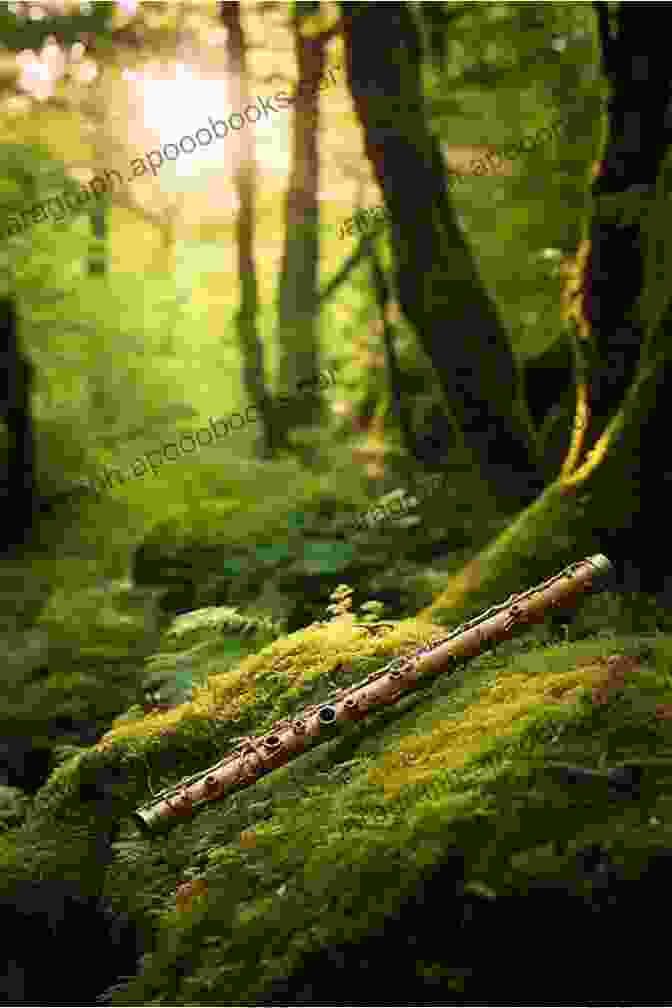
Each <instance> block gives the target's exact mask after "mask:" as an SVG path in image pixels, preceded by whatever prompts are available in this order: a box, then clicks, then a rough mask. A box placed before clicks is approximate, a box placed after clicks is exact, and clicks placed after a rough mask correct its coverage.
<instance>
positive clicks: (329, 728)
mask: <svg viewBox="0 0 672 1008" xmlns="http://www.w3.org/2000/svg"><path fill="white" fill-rule="evenodd" d="M612 570H613V567H612V564H611V561H610V560H609V559H608V558H607V557H606V556H604V555H603V554H601V553H597V554H595V555H594V556H591V557H587V558H586V559H585V560H581V561H579V562H578V563H573V564H570V565H569V567H565V568H564V570H562V571H560V573H559V574H556V575H554V577H551V578H549V579H548V580H547V581H543V582H542V583H541V584H539V585H535V587H534V588H530V589H528V590H527V591H525V592H522V593H521V594H518V595H512V596H511V597H510V598H508V599H507V600H506V602H502V603H501V604H500V605H496V606H493V607H492V608H490V609H487V610H486V611H485V612H484V613H482V614H481V615H480V616H477V617H475V618H474V619H471V620H468V621H467V622H466V623H463V624H462V625H461V626H458V627H457V628H456V629H455V630H452V631H451V632H450V633H449V634H447V635H446V636H445V637H440V638H436V639H434V640H431V641H428V642H427V643H426V644H425V645H423V646H422V647H421V648H419V649H418V650H416V651H414V652H412V653H411V654H408V655H404V656H402V657H400V658H395V659H393V661H391V662H388V663H387V664H386V665H385V666H384V667H383V668H381V669H379V670H378V671H377V672H373V673H371V675H369V676H367V677H366V679H362V680H361V681H360V682H358V683H355V684H353V685H352V686H348V687H346V688H345V689H341V690H338V692H337V693H335V694H334V696H333V697H332V698H331V699H329V700H325V701H324V702H322V703H319V704H313V705H312V706H309V707H306V708H305V709H304V710H302V711H300V712H299V713H298V714H297V715H296V716H295V717H294V719H293V720H289V721H280V722H277V723H276V724H275V725H273V726H272V727H271V728H270V729H269V730H268V731H266V732H264V733H263V735H260V736H258V737H257V738H250V739H246V740H245V741H243V742H241V743H239V744H238V745H237V746H236V747H235V748H234V749H233V750H232V751H231V752H230V753H229V754H228V755H227V756H225V757H224V759H222V760H221V761H220V762H219V763H216V764H215V765H214V766H211V767H208V768H207V769H205V770H202V771H201V772H200V773H197V774H194V775H193V776H192V777H185V778H183V779H182V780H181V781H179V782H178V783H177V784H175V785H174V786H173V787H170V788H166V789H165V790H163V791H160V792H158V793H157V794H155V795H154V796H153V797H152V799H151V800H150V801H148V802H146V803H145V804H144V805H141V806H140V807H139V808H137V809H136V810H135V812H134V813H133V818H134V820H135V822H136V823H137V825H139V826H140V827H141V828H142V830H143V831H146V832H150V833H156V832H162V831H164V830H166V829H170V828H171V827H172V826H173V825H175V824H176V823H177V822H179V821H181V820H184V819H185V818H188V817H190V816H191V815H192V814H193V813H194V812H195V811H196V810H197V809H199V808H200V807H202V806H203V805H204V804H206V803H208V802H210V801H216V800H217V799H219V798H222V797H224V795H227V794H231V793H232V792H233V791H237V790H240V789H241V788H245V787H249V786H250V785H251V784H254V783H255V781H257V780H258V779H259V778H260V777H261V776H263V775H264V774H267V773H269V772H270V771H272V770H275V769H276V768H278V767H280V766H283V765H284V764H285V763H288V762H289V761H290V760H292V759H294V758H295V757H296V756H299V755H301V753H303V752H305V751H306V750H307V749H308V748H312V746H313V745H315V744H317V742H319V741H324V740H325V736H329V737H332V736H333V730H334V729H335V728H337V727H338V726H339V724H340V723H341V722H351V721H360V720H362V718H365V717H367V716H368V715H369V714H370V713H372V712H373V711H375V710H376V709H377V708H379V707H383V706H386V705H388V704H394V703H396V702H397V701H398V700H399V699H400V698H401V697H402V696H403V695H405V694H406V693H408V692H409V691H411V690H413V689H414V688H415V687H416V686H417V685H418V684H419V683H420V681H422V682H423V683H424V682H425V681H427V680H428V679H429V678H433V677H434V676H437V675H440V674H441V673H442V672H445V671H454V670H455V668H456V667H457V663H458V660H461V659H469V658H472V657H474V656H475V655H477V654H480V653H481V652H482V651H483V650H484V649H485V647H486V645H491V646H492V645H495V644H497V643H498V642H499V641H503V640H506V639H508V638H510V637H512V636H513V635H514V634H515V633H517V632H519V631H520V630H523V629H525V628H526V627H528V626H531V625H533V624H535V623H539V622H541V621H543V619H544V618H545V616H546V614H547V612H548V610H549V609H551V608H552V607H555V606H563V607H565V606H569V605H572V604H575V603H576V602H577V601H578V600H579V599H580V597H581V596H582V595H584V594H585V593H587V592H595V591H600V590H602V589H603V588H604V586H605V584H606V582H607V580H608V578H609V575H610V574H611V572H612ZM320 736H322V738H320Z"/></svg>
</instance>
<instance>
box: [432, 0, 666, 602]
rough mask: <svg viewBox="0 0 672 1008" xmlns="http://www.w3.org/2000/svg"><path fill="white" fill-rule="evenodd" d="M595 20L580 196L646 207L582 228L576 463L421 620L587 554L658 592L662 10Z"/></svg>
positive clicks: (662, 400) (601, 210) (601, 214)
mask: <svg viewBox="0 0 672 1008" xmlns="http://www.w3.org/2000/svg"><path fill="white" fill-rule="evenodd" d="M598 13H599V28H600V33H601V40H602V47H603V56H604V65H605V69H606V71H607V74H608V76H609V78H610V82H611V85H612V95H611V99H610V104H609V112H610V115H609V127H610V132H609V139H608V142H607V144H606V149H605V155H604V159H603V163H602V171H601V174H600V175H599V177H598V178H597V179H596V181H595V184H594V192H595V195H596V196H598V197H599V196H601V195H604V194H609V195H612V196H617V195H618V194H624V193H625V191H626V190H627V189H628V188H630V187H631V186H635V185H644V186H645V187H647V190H648V193H649V202H648V203H647V204H645V205H644V204H643V216H641V217H640V218H639V219H636V220H634V221H633V222H631V223H630V224H629V225H628V226H627V227H623V226H620V222H619V220H618V216H619V215H618V214H616V215H614V213H613V210H612V212H610V213H607V212H606V209H605V205H604V203H603V204H602V206H600V203H599V202H598V204H597V210H596V213H595V215H594V217H593V219H592V221H591V239H592V254H591V256H590V258H589V260H588V263H587V267H586V270H585V283H584V297H583V315H584V317H585V319H586V320H587V322H588V323H589V324H590V327H591V329H592V334H591V335H592V339H591V342H592V353H593V367H592V375H591V379H590V381H589V383H588V385H589V387H588V393H589V396H588V401H589V406H590V414H589V415H590V420H589V424H588V428H587V432H586V437H585V441H584V447H585V448H586V449H588V454H587V459H586V461H584V462H583V463H582V464H579V465H576V466H574V467H573V470H574V471H573V472H571V471H568V472H565V473H564V474H563V476H562V477H561V478H560V479H558V480H557V482H556V483H554V484H553V485H552V486H551V487H549V488H548V489H547V490H546V492H545V493H544V494H543V495H542V496H541V497H540V498H539V500H537V501H535V502H534V504H532V506H531V507H529V508H528V509H527V510H526V511H524V512H523V513H522V514H520V515H519V516H518V517H517V518H516V520H515V521H514V523H513V524H512V525H511V526H510V527H509V528H508V529H506V530H505V532H503V533H502V534H501V535H500V536H499V537H498V538H497V539H496V540H495V541H494V542H493V543H491V544H490V545H489V546H488V547H486V549H485V550H483V551H482V552H481V553H480V554H479V555H478V556H477V557H475V558H474V559H473V560H472V561H471V562H470V563H469V564H468V565H467V566H466V567H465V568H464V570H462V571H461V572H460V573H459V574H458V575H457V576H456V577H454V578H453V579H452V580H451V581H450V583H449V584H448V587H447V588H446V590H445V591H444V592H442V594H441V595H440V596H439V597H438V598H437V599H436V601H435V602H434V603H433V604H432V605H431V606H430V607H429V608H428V609H427V610H425V612H424V613H423V615H424V616H431V618H432V619H434V620H438V621H441V620H442V619H444V620H450V621H453V620H456V619H460V618H462V616H464V615H465V614H469V613H471V612H472V611H474V610H477V609H478V608H479V606H482V605H485V604H487V603H488V602H490V603H493V602H498V601H501V599H503V598H504V597H505V596H506V595H508V594H509V593H511V592H513V591H516V590H517V589H518V588H519V587H520V586H521V585H524V584H526V583H528V581H529V580H530V579H531V580H532V581H534V580H535V579H537V580H538V579H539V578H543V577H545V576H548V575H549V574H551V573H553V571H554V570H556V568H558V567H562V566H563V565H566V564H567V563H570V562H572V561H574V560H576V559H578V558H579V557H580V555H582V554H583V553H585V552H590V551H593V550H601V551H602V552H605V553H607V555H609V556H610V559H611V560H612V561H614V563H615V566H616V571H617V580H618V581H619V582H620V584H621V586H624V587H627V588H629V589H634V590H645V591H651V592H657V591H661V590H663V589H666V588H667V587H668V586H669V583H670V573H669V571H668V569H667V567H668V565H667V557H666V555H664V556H663V557H661V553H660V544H659V543H657V542H656V540H655V539H653V538H652V532H653V530H656V531H657V532H658V533H659V535H663V536H664V535H665V528H666V524H667V519H668V516H669V513H670V508H671V507H672V495H671V493H670V483H671V481H672V465H670V462H669V460H668V458H667V457H666V453H665V452H661V451H660V443H661V440H660V439H661V437H663V438H664V437H665V436H666V432H667V431H668V430H669V429H670V424H671V423H672V404H671V399H672V396H671V395H670V391H671V390H672V356H671V351H670V349H669V348H670V335H671V334H672V316H671V313H670V311H669V307H668V306H669V301H670V296H669V285H670V273H672V242H671V240H670V237H669V236H670V234H671V233H672V230H671V225H672V220H671V217H672V214H671V213H670V199H671V198H672V179H671V177H670V176H671V175H672V170H671V168H670V155H669V153H667V152H668V151H669V144H670V141H671V140H672V131H671V128H670V125H671V124H670V113H671V111H672V103H669V94H670V85H671V83H672V66H670V63H669V60H668V59H667V56H666V54H665V53H664V52H660V54H659V51H658V50H656V49H655V48H653V49H652V48H651V46H650V39H651V37H652V35H655V36H659V35H660V34H661V33H662V32H663V31H664V30H665V28H666V26H667V24H668V23H670V22H671V21H672V18H671V16H670V12H669V9H668V8H666V7H657V8H649V13H648V15H647V19H645V20H644V22H643V23H640V20H638V19H637V18H635V17H634V13H633V12H632V10H631V8H630V7H629V5H627V4H623V5H621V9H620V12H619V14H618V19H617V27H618V33H617V34H616V35H612V34H611V31H610V29H609V26H608V24H607V19H606V15H605V12H604V9H603V6H602V5H599V10H598ZM637 110H639V111H638V112H637ZM635 112H637V114H635ZM657 177H658V178H657ZM654 183H656V185H657V191H655V192H654V191H653V190H654ZM577 424H578V420H577V421H575V426H576V425H577ZM577 462H578V459H577Z"/></svg>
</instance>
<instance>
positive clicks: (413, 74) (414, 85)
mask: <svg viewBox="0 0 672 1008" xmlns="http://www.w3.org/2000/svg"><path fill="white" fill-rule="evenodd" d="M341 6H342V10H343V13H344V18H343V21H344V34H345V42H346V62H347V72H348V80H349V83H350V88H351V92H352V96H353V100H354V103H355V108H356V110H357V114H358V116H359V119H360V121H361V122H362V124H363V126H364V131H365V142H366V152H367V155H368V157H369V159H370V160H371V163H372V165H373V167H374V170H375V173H376V177H377V179H378V182H379V184H380V186H381V189H382V191H383V194H384V197H385V202H386V204H387V208H388V211H389V214H390V218H391V225H390V228H391V241H392V248H393V252H394V257H395V266H396V274H397V278H396V286H397V290H398V292H399V299H400V303H401V307H402V310H403V311H404V314H405V315H406V317H407V318H408V320H409V321H410V323H411V324H412V325H413V326H414V328H415V330H416V331H417V333H418V335H419V338H420V341H421V343H422V346H423V347H424V349H425V351H426V352H427V354H428V355H429V357H430V359H431V361H432V363H433V365H434V367H435V369H436V371H437V375H438V377H439V380H440V383H441V385H442V388H443V391H444V395H445V398H446V400H447V404H448V406H449V408H450V410H451V411H452V412H453V414H454V415H455V417H456V419H457V422H458V424H459V426H460V428H461V430H462V432H463V435H464V440H465V444H466V445H467V447H469V448H470V449H471V451H472V452H473V454H474V456H475V458H476V460H477V462H478V463H479V464H480V466H481V468H482V472H483V475H484V477H485V479H486V481H487V482H488V483H489V485H490V486H491V489H492V492H493V494H494V496H495V497H496V498H497V499H499V501H500V502H501V503H502V504H504V505H506V506H509V507H511V506H515V507H516V508H517V507H520V506H521V504H524V503H526V502H528V501H529V500H530V499H531V498H533V497H534V496H536V494H537V493H538V492H539V491H540V490H541V489H542V488H543V485H544V479H543V476H542V474H541V468H540V459H539V458H538V455H537V451H536V443H535V433H534V430H533V427H532V424H531V421H530V418H529V414H528V412H527V408H526V406H525V404H524V401H523V397H522V390H521V388H520V382H519V376H518V372H517V368H516V366H515V361H514V358H513V354H512V351H511V347H510V345H509V342H508V338H507V335H506V332H505V330H504V328H503V326H502V323H501V321H500V319H499V317H498V314H497V311H496V309H495V306H494V304H493V302H492V300H491V299H490V297H489V296H488V294H487V292H486V291H485V289H484V287H483V285H482V283H481V280H480V278H479V276H478V271H477V269H476V265H475V263H474V260H473V257H472V255H471V253H470V250H469V248H468V246H467V244H466V242H465V240H464V237H463V235H462V233H461V231H460V228H459V225H458V222H457V217H456V214H455V211H454V210H453V208H452V206H451V204H450V201H449V198H448V193H447V188H446V177H445V169H444V164H443V159H442V156H441V152H440V149H439V146H438V144H437V142H436V140H435V139H434V138H433V136H432V135H431V134H430V132H429V129H428V126H427V117H426V114H425V108H424V100H423V95H422V88H421V83H420V64H421V53H420V40H419V36H418V32H417V29H416V27H415V24H414V21H413V17H412V14H411V12H410V10H409V8H408V5H406V4H400V3H390V4H387V6H386V7H385V9H384V10H381V9H380V8H378V7H377V6H376V5H374V4H370V3H343V4H342V5H341ZM372 39H375V44H372Z"/></svg>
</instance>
